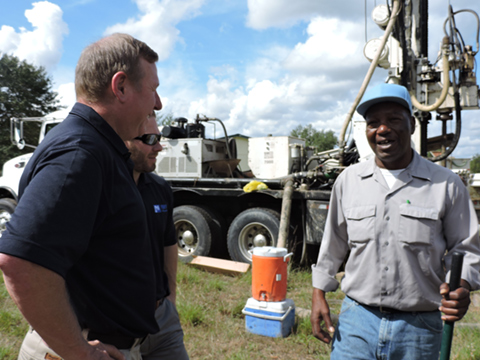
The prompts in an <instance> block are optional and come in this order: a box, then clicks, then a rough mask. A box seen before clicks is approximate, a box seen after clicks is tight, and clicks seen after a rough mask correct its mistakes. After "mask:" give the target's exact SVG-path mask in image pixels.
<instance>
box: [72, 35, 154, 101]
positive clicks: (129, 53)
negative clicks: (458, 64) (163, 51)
mask: <svg viewBox="0 0 480 360" xmlns="http://www.w3.org/2000/svg"><path fill="white" fill-rule="evenodd" d="M141 58H143V59H145V60H147V61H148V62H149V63H154V62H157V61H158V54H157V53H156V52H155V51H153V50H152V49H151V48H150V47H149V46H148V45H147V44H145V43H144V42H143V41H140V40H137V39H135V38H134V37H133V36H130V35H127V34H120V33H116V34H113V35H110V36H107V37H105V38H103V39H100V40H99V41H97V42H95V43H93V44H91V45H89V46H87V47H86V48H85V49H84V50H83V51H82V54H81V55H80V59H79V60H78V63H77V67H76V69H75V92H76V94H77V98H80V97H81V98H84V99H85V100H88V101H91V102H93V103H95V102H98V101H100V100H102V99H103V97H104V96H105V91H106V90H107V89H108V87H109V86H110V83H111V80H112V77H113V76H114V75H115V74H116V73H117V72H119V71H123V72H125V73H126V74H127V76H128V77H129V78H130V79H131V80H132V81H133V82H134V83H135V84H138V83H139V82H140V80H141V79H142V78H143V73H142V69H141V67H140V65H139V63H140V59H141Z"/></svg>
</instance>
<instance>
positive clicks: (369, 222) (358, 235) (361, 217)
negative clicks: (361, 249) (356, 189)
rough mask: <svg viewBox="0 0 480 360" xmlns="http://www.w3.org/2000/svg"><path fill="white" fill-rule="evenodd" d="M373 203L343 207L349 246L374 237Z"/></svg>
mask: <svg viewBox="0 0 480 360" xmlns="http://www.w3.org/2000/svg"><path fill="white" fill-rule="evenodd" d="M375 215H376V206H375V205H362V206H355V207H351V208H347V209H345V218H346V220H347V233H348V241H349V243H350V245H351V246H356V244H357V243H358V244H359V243H366V242H368V241H369V240H372V239H373V238H374V237H375Z"/></svg>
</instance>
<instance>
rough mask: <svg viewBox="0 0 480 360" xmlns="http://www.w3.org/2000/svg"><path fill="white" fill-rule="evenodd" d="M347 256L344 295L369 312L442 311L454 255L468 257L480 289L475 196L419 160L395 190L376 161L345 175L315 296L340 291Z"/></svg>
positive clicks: (336, 190) (333, 203)
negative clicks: (339, 277) (318, 292)
mask: <svg viewBox="0 0 480 360" xmlns="http://www.w3.org/2000/svg"><path fill="white" fill-rule="evenodd" d="M446 250H447V251H448V253H447V254H446V255H445V256H444V254H445V252H446ZM348 251H350V255H349V257H348V261H347V263H346V266H345V276H344V278H343V280H342V290H343V291H344V292H345V294H346V295H348V296H350V297H351V298H353V299H355V300H357V301H358V302H360V303H363V304H365V305H371V306H380V305H381V306H385V307H391V308H395V309H399V310H404V311H432V310H436V309H438V306H439V305H440V301H441V296H440V293H439V287H440V284H441V283H443V282H445V275H446V270H448V269H449V268H450V263H451V256H450V255H451V253H452V252H453V251H459V252H461V253H464V254H465V257H464V263H463V271H462V279H465V280H467V281H468V282H469V283H470V285H471V286H472V290H476V289H479V288H480V273H479V271H480V244H479V238H478V221H477V218H476V215H475V211H474V208H473V204H472V202H471V200H470V197H469V194H468V190H467V188H466V187H465V185H464V184H463V183H462V181H461V179H460V177H459V176H458V175H456V174H454V173H453V172H451V171H450V170H448V169H445V168H443V167H441V166H438V165H436V164H434V163H431V162H430V161H428V160H425V159H423V158H422V157H420V155H418V153H416V152H414V156H413V159H412V162H411V163H410V164H409V165H408V167H407V168H406V169H405V171H403V172H402V173H401V174H400V175H399V177H398V179H397V181H396V182H395V184H394V185H393V187H392V188H391V189H389V187H388V186H387V184H386V182H385V179H384V178H383V176H382V174H381V172H380V169H379V168H378V167H377V165H376V164H375V159H373V158H372V159H370V160H368V161H366V162H364V163H360V164H356V165H353V166H351V167H348V168H347V169H346V170H345V171H344V172H343V173H342V174H340V176H339V177H338V179H337V180H336V182H335V185H334V187H333V190H332V197H331V199H330V207H329V213H328V217H327V223H326V227H325V233H324V236H323V240H322V244H321V248H320V253H319V255H318V261H317V264H316V265H313V266H312V282H313V286H314V287H315V288H318V289H321V290H324V291H326V292H327V291H335V290H336V289H337V288H338V281H337V280H336V279H335V275H336V273H337V271H338V269H339V267H340V265H341V264H342V262H343V261H344V259H345V257H346V255H347V253H348ZM449 254H450V255H449ZM445 269H446V270H445Z"/></svg>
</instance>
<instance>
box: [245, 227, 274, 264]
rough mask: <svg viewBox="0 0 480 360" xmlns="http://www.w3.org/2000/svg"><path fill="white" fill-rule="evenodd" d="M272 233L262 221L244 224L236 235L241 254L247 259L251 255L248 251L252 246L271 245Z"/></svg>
mask: <svg viewBox="0 0 480 360" xmlns="http://www.w3.org/2000/svg"><path fill="white" fill-rule="evenodd" d="M272 239H273V234H272V233H271V232H270V230H268V229H267V228H266V227H265V225H263V224H262V223H257V222H255V223H250V224H248V225H246V226H245V227H244V228H243V229H242V231H241V232H240V235H239V236H238V244H239V248H240V252H241V253H242V255H243V256H244V257H246V258H248V259H251V258H252V255H251V254H250V253H249V252H248V251H249V250H253V248H254V247H261V246H272V245H273V241H272Z"/></svg>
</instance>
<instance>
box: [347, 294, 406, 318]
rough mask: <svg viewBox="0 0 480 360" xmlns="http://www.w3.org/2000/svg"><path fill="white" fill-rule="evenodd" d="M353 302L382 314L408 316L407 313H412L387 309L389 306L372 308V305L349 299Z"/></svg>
mask: <svg viewBox="0 0 480 360" xmlns="http://www.w3.org/2000/svg"><path fill="white" fill-rule="evenodd" d="M349 298H350V299H351V300H353V301H355V302H356V303H357V304H359V305H361V306H363V307H364V308H367V309H371V310H375V311H379V312H381V313H382V314H402V313H403V314H406V313H411V312H412V311H403V310H398V309H394V308H391V307H387V306H382V305H380V306H371V305H365V304H362V303H361V302H358V301H357V300H355V299H352V298H351V297H349Z"/></svg>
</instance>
